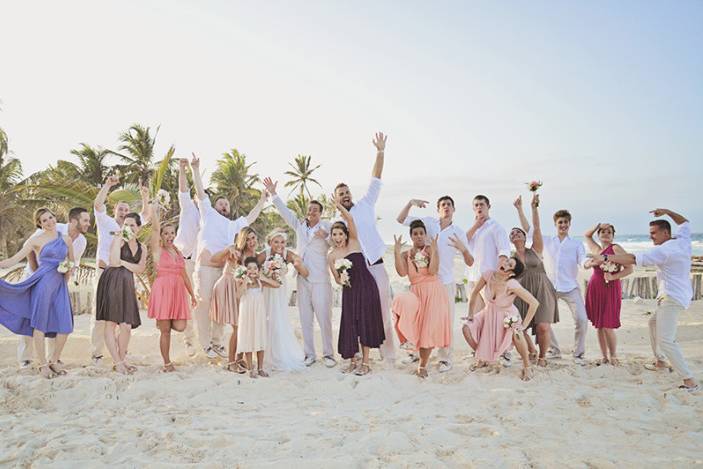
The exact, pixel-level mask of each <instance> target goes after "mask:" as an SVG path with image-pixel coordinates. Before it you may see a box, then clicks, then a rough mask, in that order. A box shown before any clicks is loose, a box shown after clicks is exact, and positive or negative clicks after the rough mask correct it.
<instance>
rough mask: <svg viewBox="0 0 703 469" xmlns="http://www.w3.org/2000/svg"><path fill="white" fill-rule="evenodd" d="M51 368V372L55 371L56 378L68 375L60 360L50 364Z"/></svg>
mask: <svg viewBox="0 0 703 469" xmlns="http://www.w3.org/2000/svg"><path fill="white" fill-rule="evenodd" d="M49 368H51V371H53V372H54V374H56V376H64V375H66V374H67V372H66V370H65V369H64V367H63V363H61V360H58V361H56V362H54V363H49Z"/></svg>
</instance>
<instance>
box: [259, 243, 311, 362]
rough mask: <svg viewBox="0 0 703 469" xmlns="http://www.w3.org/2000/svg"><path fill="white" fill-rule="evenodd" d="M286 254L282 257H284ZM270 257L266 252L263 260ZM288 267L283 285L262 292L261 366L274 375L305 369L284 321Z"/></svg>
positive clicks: (285, 269) (269, 253)
mask: <svg viewBox="0 0 703 469" xmlns="http://www.w3.org/2000/svg"><path fill="white" fill-rule="evenodd" d="M286 254H287V252H285V253H284V255H286ZM270 255H271V251H270V250H269V249H267V250H266V258H267V259H268V258H269V257H270ZM287 274H288V264H285V266H284V267H283V269H282V272H281V280H282V281H283V284H282V285H281V286H280V287H278V288H265V289H264V290H265V292H264V298H265V299H266V309H267V311H268V341H267V342H266V351H265V353H264V362H265V363H266V365H267V366H268V367H270V369H272V370H276V371H295V370H302V369H304V368H305V363H304V360H305V356H304V354H303V349H302V348H301V346H300V343H298V339H297V338H296V337H295V333H294V332H293V326H291V323H290V318H289V317H288V287H287V284H288V282H287V279H286V277H287Z"/></svg>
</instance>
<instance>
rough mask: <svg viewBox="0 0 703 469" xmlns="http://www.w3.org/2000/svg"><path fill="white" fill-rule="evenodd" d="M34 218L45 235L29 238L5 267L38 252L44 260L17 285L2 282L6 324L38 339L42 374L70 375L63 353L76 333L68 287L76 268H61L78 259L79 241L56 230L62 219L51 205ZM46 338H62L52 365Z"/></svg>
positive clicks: (1, 315) (1, 317) (0, 304)
mask: <svg viewBox="0 0 703 469" xmlns="http://www.w3.org/2000/svg"><path fill="white" fill-rule="evenodd" d="M34 221H35V223H36V226H37V228H41V229H42V230H44V233H43V234H41V235H38V236H34V237H32V238H30V239H28V240H27V242H25V244H24V246H23V247H22V249H21V250H20V251H19V252H18V253H17V254H15V255H14V256H12V257H11V258H9V259H6V260H4V261H1V262H0V269H6V268H9V267H12V266H13V265H15V264H17V263H18V262H19V261H21V260H22V259H24V258H25V257H27V255H28V254H29V253H30V252H32V251H34V253H35V254H36V256H37V260H38V268H37V270H36V271H35V272H34V273H33V274H32V275H31V276H30V277H29V278H27V279H26V280H24V281H22V282H19V283H14V284H13V283H8V282H5V281H4V280H0V324H2V325H3V326H5V327H7V328H8V329H9V330H11V331H12V332H14V333H15V334H19V335H25V336H30V337H33V344H34V353H35V354H36V356H37V362H38V363H39V372H40V373H41V375H42V376H43V377H45V378H53V377H55V376H58V375H65V374H66V371H65V370H64V369H63V368H62V367H61V361H60V358H61V351H62V350H63V347H64V345H65V344H66V339H67V338H68V334H70V333H71V332H73V312H72V309H71V300H70V299H69V296H68V286H67V281H68V278H69V277H70V275H71V273H72V269H69V270H68V271H66V272H62V271H60V270H63V269H59V266H60V264H61V263H62V262H63V261H64V260H66V259H68V260H70V261H73V242H72V241H71V239H70V238H69V237H68V236H63V235H61V234H60V233H59V232H58V231H57V230H56V217H55V216H54V214H53V213H52V212H51V211H50V210H49V209H47V208H40V209H38V210H37V211H36V212H35V213H34ZM44 337H56V345H55V347H54V352H53V356H52V357H51V358H50V359H49V361H48V363H47V359H46V351H45V348H44Z"/></svg>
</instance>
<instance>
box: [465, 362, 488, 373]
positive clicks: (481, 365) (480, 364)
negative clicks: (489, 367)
mask: <svg viewBox="0 0 703 469" xmlns="http://www.w3.org/2000/svg"><path fill="white" fill-rule="evenodd" d="M485 367H486V364H485V363H483V362H481V361H475V362H473V363H472V364H471V365H470V366H469V371H476V370H478V369H479V368H485Z"/></svg>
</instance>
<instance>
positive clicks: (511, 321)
mask: <svg viewBox="0 0 703 469" xmlns="http://www.w3.org/2000/svg"><path fill="white" fill-rule="evenodd" d="M519 321H520V316H506V317H505V319H503V327H504V328H506V329H516V328H517V324H518V322H519Z"/></svg>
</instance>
